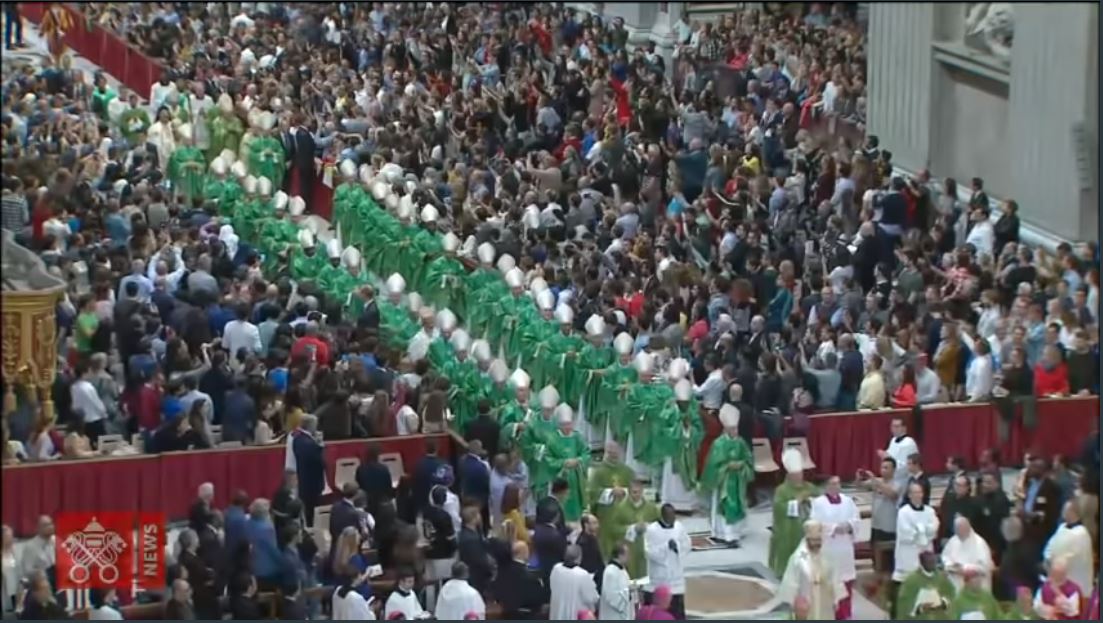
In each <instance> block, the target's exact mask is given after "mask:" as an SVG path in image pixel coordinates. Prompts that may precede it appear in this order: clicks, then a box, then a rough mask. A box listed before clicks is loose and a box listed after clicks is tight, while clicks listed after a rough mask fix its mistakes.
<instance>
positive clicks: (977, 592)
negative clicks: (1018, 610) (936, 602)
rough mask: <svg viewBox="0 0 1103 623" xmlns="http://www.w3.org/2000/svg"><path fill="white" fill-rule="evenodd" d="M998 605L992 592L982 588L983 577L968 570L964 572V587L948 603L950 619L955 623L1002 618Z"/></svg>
mask: <svg viewBox="0 0 1103 623" xmlns="http://www.w3.org/2000/svg"><path fill="white" fill-rule="evenodd" d="M1002 614H1003V612H1002V611H1001V608H1000V604H999V602H998V601H996V597H995V596H994V595H992V591H991V590H990V589H988V588H987V587H985V586H984V576H982V575H980V574H979V573H976V572H974V571H973V570H971V569H969V570H966V571H965V585H964V586H962V587H961V590H960V591H958V594H957V596H956V597H954V599H953V601H951V602H950V618H951V619H954V620H956V621H960V620H975V619H977V618H978V617H979V618H983V619H985V620H987V621H996V620H999V619H1000V618H1002V616H1001V615H1002Z"/></svg>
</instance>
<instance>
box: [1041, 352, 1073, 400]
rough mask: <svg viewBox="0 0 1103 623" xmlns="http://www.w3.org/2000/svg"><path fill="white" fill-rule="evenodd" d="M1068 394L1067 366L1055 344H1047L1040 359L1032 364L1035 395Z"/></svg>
mask: <svg viewBox="0 0 1103 623" xmlns="http://www.w3.org/2000/svg"><path fill="white" fill-rule="evenodd" d="M1068 394H1069V368H1068V366H1067V365H1065V362H1064V360H1063V358H1062V357H1061V351H1059V350H1057V347H1056V346H1053V345H1049V346H1046V349H1045V350H1044V351H1043V352H1042V360H1041V361H1039V362H1038V363H1037V364H1036V365H1035V366H1034V395H1035V396H1067V395H1068Z"/></svg>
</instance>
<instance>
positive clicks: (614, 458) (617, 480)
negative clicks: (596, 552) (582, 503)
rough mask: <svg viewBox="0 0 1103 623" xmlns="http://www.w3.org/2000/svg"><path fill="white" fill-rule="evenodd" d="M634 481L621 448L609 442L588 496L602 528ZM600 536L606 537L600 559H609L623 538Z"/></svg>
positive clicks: (601, 542)
mask: <svg viewBox="0 0 1103 623" xmlns="http://www.w3.org/2000/svg"><path fill="white" fill-rule="evenodd" d="M634 479H635V473H633V471H632V469H631V468H629V467H628V466H627V465H625V464H624V461H623V460H622V459H621V452H620V446H619V445H617V442H615V441H613V440H611V439H610V440H607V441H606V442H605V455H604V456H603V457H602V459H601V462H600V463H598V464H596V465H595V466H594V468H593V469H592V470H591V471H590V478H589V484H588V486H587V495H586V497H587V501H588V502H589V504H590V511H591V512H592V513H594V515H596V516H597V519H598V525H599V526H602V527H605V525H606V522H607V521H608V520H609V518H610V516H611V514H612V511H613V508H614V506H615V505H616V504H617V502H620V501H621V500H623V499H624V498H625V497H626V496H627V495H628V486H629V485H631V484H632V481H633V480H634ZM600 532H601V535H602V537H604V538H601V539H599V545H600V546H601V555H602V557H603V558H606V559H608V558H609V554H610V553H612V550H613V545H614V544H615V543H616V542H617V541H618V540H620V539H622V538H624V535H623V534H620V535H617V534H615V533H613V532H611V531H608V530H602V531H600ZM609 537H612V538H609Z"/></svg>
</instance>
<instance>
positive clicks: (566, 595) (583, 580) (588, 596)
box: [438, 563, 598, 621]
mask: <svg viewBox="0 0 1103 623" xmlns="http://www.w3.org/2000/svg"><path fill="white" fill-rule="evenodd" d="M548 587H549V590H550V591H551V601H550V603H549V606H548V620H550V621H574V620H576V619H578V611H579V610H590V611H593V610H594V609H595V608H596V607H597V600H598V595H597V586H595V585H594V576H592V575H590V573H589V572H588V571H586V570H585V569H583V568H582V567H579V566H577V565H572V566H567V565H566V564H564V563H559V564H557V565H555V567H554V568H553V569H552V572H551V577H550V578H549V580H548ZM438 618H439V617H438Z"/></svg>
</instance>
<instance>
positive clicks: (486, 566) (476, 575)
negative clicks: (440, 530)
mask: <svg viewBox="0 0 1103 623" xmlns="http://www.w3.org/2000/svg"><path fill="white" fill-rule="evenodd" d="M460 518H461V519H462V520H463V526H462V527H461V528H460V534H459V538H458V539H457V543H458V549H459V555H460V562H463V563H464V564H466V565H467V568H468V569H470V570H471V575H470V577H469V578H468V582H469V583H470V584H471V586H472V587H474V588H475V590H477V591H479V592H480V593H481V592H483V591H485V590H486V589H487V588H489V585H490V578H491V577H493V575H494V562H493V559H492V558H491V556H490V548H489V547H488V544H487V541H486V537H485V536H483V525H482V524H483V518H482V515H480V514H479V509H477V508H475V507H474V506H465V507H464V508H463V510H462V511H460Z"/></svg>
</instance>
